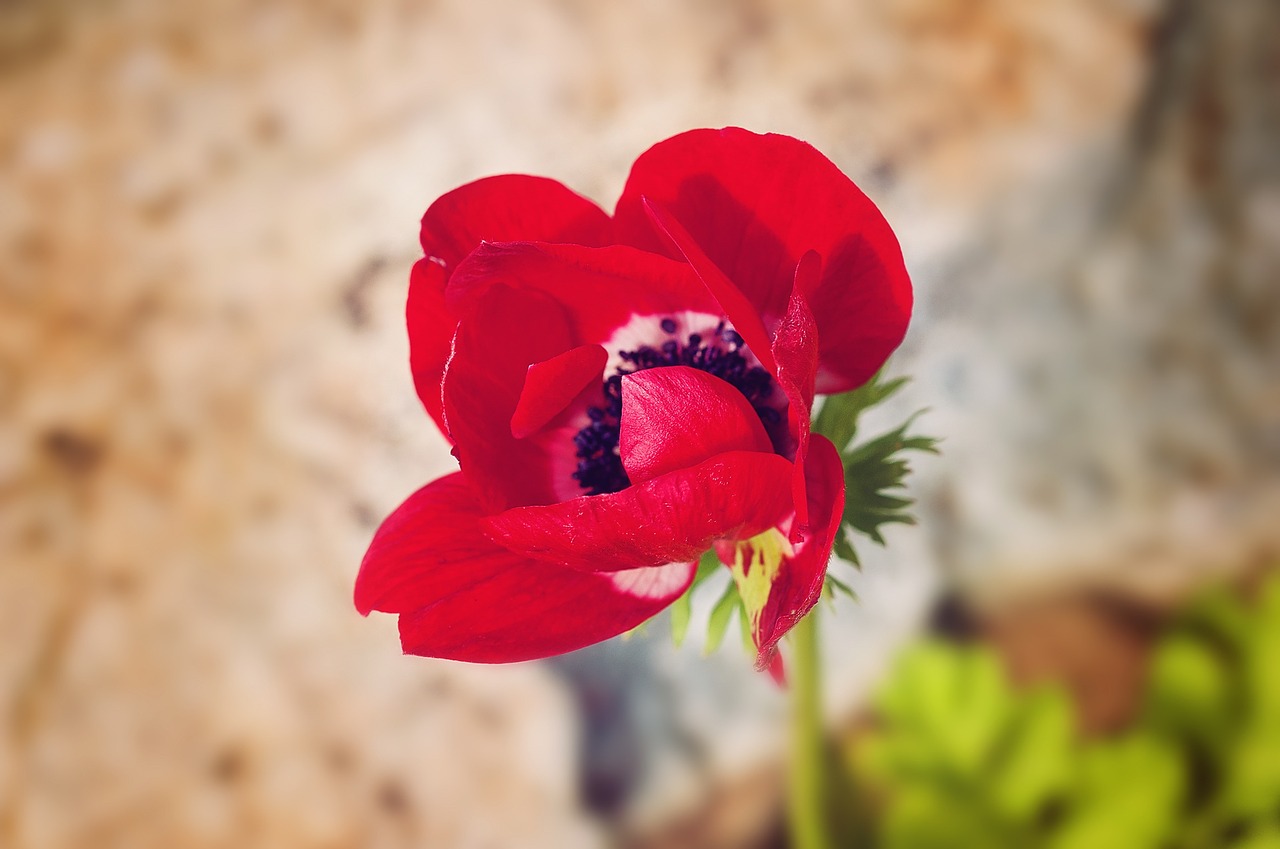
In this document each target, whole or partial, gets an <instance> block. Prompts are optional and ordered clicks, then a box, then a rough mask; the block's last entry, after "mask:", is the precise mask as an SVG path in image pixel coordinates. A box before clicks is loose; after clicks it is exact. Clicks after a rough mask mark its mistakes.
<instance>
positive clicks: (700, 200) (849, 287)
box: [614, 127, 911, 392]
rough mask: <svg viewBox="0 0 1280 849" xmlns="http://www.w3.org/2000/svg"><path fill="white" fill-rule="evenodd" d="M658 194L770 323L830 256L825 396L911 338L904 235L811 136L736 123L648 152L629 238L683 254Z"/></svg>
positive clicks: (629, 193) (821, 304) (819, 299)
mask: <svg viewBox="0 0 1280 849" xmlns="http://www.w3.org/2000/svg"><path fill="white" fill-rule="evenodd" d="M646 199H647V200H648V201H650V202H652V203H655V204H657V205H659V206H661V207H662V208H664V209H665V210H667V212H669V213H670V215H671V216H672V217H673V218H674V219H676V220H678V221H680V222H681V223H682V224H684V226H685V227H687V228H688V230H689V234H690V236H691V238H692V240H693V241H694V242H696V243H697V244H698V245H699V246H700V247H701V249H702V251H703V252H705V254H706V255H707V256H708V257H709V258H710V260H711V261H712V262H714V263H715V264H716V265H717V266H719V268H720V269H721V271H723V272H724V274H725V275H727V276H728V278H729V279H730V280H732V281H733V282H734V283H735V284H737V287H738V288H739V289H740V290H741V291H742V292H743V294H744V295H745V296H746V297H747V299H748V300H750V301H751V303H753V304H754V305H755V306H756V309H757V310H758V311H759V313H760V315H761V316H762V318H763V319H764V321H765V324H766V325H771V323H772V322H773V321H776V320H778V319H779V318H780V317H781V316H782V315H784V314H785V312H786V308H787V301H788V296H789V292H790V284H791V275H792V272H793V270H794V269H795V267H796V263H797V262H798V261H799V260H800V257H801V256H803V255H804V253H805V251H808V250H814V251H817V252H818V253H819V254H820V255H821V256H822V257H823V259H824V261H825V266H824V268H823V274H822V279H821V281H820V283H819V286H818V289H817V290H816V291H815V292H814V293H813V296H812V298H811V300H810V303H811V305H812V307H813V313H814V315H815V316H816V317H817V323H818V330H819V336H820V339H821V350H820V353H821V362H822V368H821V371H820V372H819V375H818V382H817V388H818V391H819V392H842V391H845V390H847V389H852V388H855V387H856V386H858V385H860V384H862V383H863V382H865V381H866V380H867V378H869V377H870V376H871V375H872V374H874V373H875V372H876V370H877V369H878V368H879V367H880V365H881V364H882V363H883V362H884V360H885V359H886V358H887V357H888V355H889V353H890V352H892V351H893V349H894V348H896V347H897V346H898V344H899V343H900V342H901V341H902V337H903V335H904V334H905V332H906V328H907V320H908V319H909V317H910V314H911V284H910V281H909V280H908V278H907V273H906V268H905V266H904V265H903V262H902V252H901V249H900V248H899V247H898V241H897V238H896V237H895V236H894V234H893V231H892V230H891V229H890V227H889V224H888V223H887V222H886V221H885V220H884V216H883V215H881V214H880V211H879V210H878V209H877V208H876V206H875V204H874V203H872V202H871V201H870V200H869V199H868V198H867V196H866V195H864V194H863V193H862V191H861V190H860V189H858V187H857V186H855V185H854V184H853V182H852V181H851V180H849V178H848V177H846V176H845V175H844V174H842V173H841V172H840V170H839V169H838V168H836V166H835V165H834V164H832V162H831V161H830V160H828V159H827V158H826V157H825V156H823V155H822V154H821V153H819V152H818V151H817V150H815V149H814V148H812V147H810V146H809V145H807V144H805V143H804V142H801V141H798V140H796V139H793V138H789V137H787V136H780V135H756V134H755V133H750V132H748V131H746V130H742V129H738V128H736V127H731V128H728V129H723V130H693V131H691V132H688V133H684V134H682V135H678V136H675V137H674V138H671V139H668V140H666V141H664V142H660V143H659V144H657V145H654V146H653V147H652V148H650V149H649V150H648V151H647V152H646V153H644V154H643V155H642V156H641V157H640V158H639V159H638V160H637V161H636V163H635V165H634V166H633V167H632V169H631V176H630V177H629V178H628V180H627V185H626V188H625V189H624V190H623V193H622V198H621V199H620V200H619V201H618V207H617V212H616V213H615V216H614V224H615V227H616V228H617V233H618V240H619V241H621V242H625V243H627V244H634V245H636V246H637V247H641V248H644V249H646V250H652V251H656V252H659V253H665V254H667V255H669V256H678V255H679V254H678V253H676V252H675V251H673V250H672V248H671V247H670V246H669V245H668V244H667V243H666V242H665V240H664V239H663V238H662V236H661V234H660V233H658V232H657V231H656V230H655V229H654V228H653V227H652V226H651V225H650V223H649V221H648V215H647V214H646V211H645V209H644V201H645V200H646ZM682 247H683V246H682ZM738 330H739V332H740V333H741V332H742V331H741V328H739V329H738ZM748 344H750V343H748Z"/></svg>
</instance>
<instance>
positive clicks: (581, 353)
mask: <svg viewBox="0 0 1280 849" xmlns="http://www.w3.org/2000/svg"><path fill="white" fill-rule="evenodd" d="M608 359H609V355H608V354H607V353H605V350H604V348H601V347H600V346H599V345H579V346H578V347H577V348H572V349H570V350H568V351H565V352H564V353H563V354H560V355H559V356H556V357H552V358H551V359H549V360H544V361H543V362H540V363H534V364H533V365H531V366H529V370H528V372H526V374H525V378H524V388H523V389H522V390H521V391H520V400H519V401H518V402H517V403H516V410H515V412H514V413H512V414H511V435H512V436H514V437H515V438H516V439H524V438H525V437H526V436H528V435H530V434H531V433H534V432H536V431H538V430H540V429H541V428H542V427H543V426H544V425H546V424H547V422H549V421H551V420H552V419H553V418H555V417H556V416H557V415H559V414H560V413H561V412H562V411H563V410H564V409H565V408H566V407H567V406H569V404H570V403H572V402H573V400H574V399H575V398H576V397H577V396H578V393H580V392H581V391H582V390H583V389H584V388H585V387H587V386H591V385H595V386H598V385H599V384H600V382H601V380H602V377H603V375H604V364H605V362H607V361H608Z"/></svg>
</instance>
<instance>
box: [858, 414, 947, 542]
mask: <svg viewBox="0 0 1280 849" xmlns="http://www.w3.org/2000/svg"><path fill="white" fill-rule="evenodd" d="M914 421H915V416H912V417H911V418H910V419H908V420H907V421H906V422H904V423H903V424H902V425H901V426H899V427H898V428H895V429H894V430H891V431H889V432H888V433H884V434H881V435H880V436H878V437H876V438H875V439H872V440H871V441H870V442H865V443H863V444H862V445H859V446H858V447H856V448H854V449H853V450H851V451H849V452H847V453H845V454H844V456H843V459H844V484H845V496H844V498H845V501H844V522H845V524H847V525H848V526H849V527H851V528H853V529H854V530H855V531H857V532H858V533H860V534H862V535H864V536H866V537H869V538H870V539H871V540H872V541H874V542H876V543H877V544H879V545H884V537H883V536H882V535H881V533H880V528H881V526H882V525H885V524H892V523H900V524H908V525H912V524H915V519H914V518H913V517H912V516H911V514H910V513H909V512H907V508H908V507H910V506H911V504H912V501H911V499H909V498H905V497H902V496H898V495H892V494H890V490H894V489H901V488H903V487H905V486H906V477H907V474H908V473H909V472H910V471H911V469H910V467H909V466H908V465H907V462H906V460H904V459H902V458H901V457H898V456H897V455H898V454H900V453H902V452H905V451H923V452H927V453H930V454H936V453H938V447H937V446H938V441H937V440H936V439H933V438H931V437H927V436H908V435H907V431H908V430H909V429H910V427H911V425H912V424H913V423H914ZM846 559H847V558H846ZM852 562H855V563H856V558H855V559H854V561H852Z"/></svg>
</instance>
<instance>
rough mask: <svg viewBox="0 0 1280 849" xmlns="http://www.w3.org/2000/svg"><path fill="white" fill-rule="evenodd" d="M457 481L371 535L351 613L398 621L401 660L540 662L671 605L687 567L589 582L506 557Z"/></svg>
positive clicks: (403, 509)
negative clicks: (484, 530)
mask: <svg viewBox="0 0 1280 849" xmlns="http://www.w3.org/2000/svg"><path fill="white" fill-rule="evenodd" d="M480 509H481V508H480V505H479V503H478V501H477V499H476V497H475V493H474V491H473V490H472V489H471V487H470V486H469V485H468V484H467V482H466V480H465V479H464V478H463V476H462V475H461V474H460V473H454V474H452V475H447V476H445V477H443V478H440V479H439V480H436V481H434V482H433V483H431V484H428V485H427V486H426V487H424V488H422V489H420V490H418V492H416V493H414V494H413V495H411V496H410V497H409V498H408V500H406V501H405V503H404V504H402V505H401V506H400V507H399V508H398V509H397V510H396V511H395V512H394V513H392V514H391V516H389V517H388V518H387V520H386V521H385V522H383V523H382V526H381V527H380V528H379V529H378V532H377V533H376V534H375V536H374V539H373V543H372V544H371V545H370V546H369V551H368V553H367V554H366V555H365V558H364V562H363V563H361V565H360V574H359V576H358V577H357V578H356V589H355V602H356V608H357V609H358V610H359V611H360V612H361V613H364V614H368V613H369V612H370V611H371V610H382V611H386V612H390V613H399V614H401V616H400V637H401V642H402V645H403V647H404V650H405V652H406V653H408V654H418V655H425V656H429V657H442V658H449V659H452V660H465V661H471V662H478V663H506V662H510V661H519V660H531V659H533V658H539V657H547V656H550V655H553V654H560V653H562V652H566V651H573V650H574V649H578V648H581V647H583V646H587V645H590V644H592V643H596V642H599V641H601V640H605V639H608V638H609V637H613V636H616V635H617V634H620V633H622V632H624V631H627V630H630V629H631V628H634V627H635V626H636V625H638V624H640V623H641V622H643V621H644V620H645V619H648V618H649V617H650V616H652V615H653V614H655V613H657V612H658V611H659V610H661V609H662V608H664V607H665V606H666V605H667V604H669V603H670V602H672V601H674V600H675V598H676V597H678V596H679V595H680V594H681V593H683V592H684V591H685V589H687V588H688V586H689V583H690V581H692V579H693V572H694V565H693V564H692V563H673V564H666V565H663V566H659V567H655V568H653V569H649V570H635V571H632V572H620V573H615V574H607V575H606V574H592V573H587V572H579V571H575V570H571V569H562V568H559V567H556V566H553V565H551V564H548V563H544V562H540V561H536V560H530V559H528V558H524V557H520V556H519V555H516V554H513V553H512V552H510V551H507V550H505V549H503V548H501V547H499V546H497V545H495V544H494V543H493V542H492V541H490V540H489V539H488V538H487V537H486V536H485V535H484V534H483V533H482V532H481V530H480V527H479V522H480V517H481V512H480Z"/></svg>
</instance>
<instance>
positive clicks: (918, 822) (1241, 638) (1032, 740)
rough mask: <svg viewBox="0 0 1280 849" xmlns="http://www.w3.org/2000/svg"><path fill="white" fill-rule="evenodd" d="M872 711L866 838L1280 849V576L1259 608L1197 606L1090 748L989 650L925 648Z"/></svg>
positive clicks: (933, 843) (855, 759)
mask: <svg viewBox="0 0 1280 849" xmlns="http://www.w3.org/2000/svg"><path fill="white" fill-rule="evenodd" d="M875 708H876V713H877V716H878V724H877V726H876V727H875V728H874V730H872V731H870V732H868V734H867V735H865V736H863V737H861V738H859V739H858V740H857V741H856V742H855V744H854V745H853V746H852V747H851V749H850V752H851V754H850V757H849V765H850V767H851V771H850V773H851V774H850V778H851V781H852V783H853V785H854V786H856V787H857V788H858V792H860V793H863V794H869V795H870V796H871V802H870V803H868V801H867V800H865V799H864V800H861V801H860V802H859V809H860V810H861V811H863V812H864V814H863V815H864V816H865V815H866V813H865V812H867V811H869V810H870V811H873V813H871V814H870V817H871V822H870V823H868V824H864V825H863V827H862V828H860V829H859V831H862V832H865V833H866V834H867V835H869V836H870V837H871V840H870V841H868V840H867V839H866V835H864V836H861V837H860V838H859V842H858V844H857V845H874V846H879V847H883V849H942V847H966V849H970V848H971V847H972V849H1219V848H1220V847H1221V849H1280V576H1273V577H1272V578H1271V579H1270V580H1269V581H1268V582H1267V583H1266V584H1265V585H1264V586H1263V588H1262V591H1261V593H1260V594H1259V596H1258V599H1257V601H1256V603H1255V604H1254V605H1253V606H1252V607H1251V608H1250V607H1248V606H1246V605H1244V604H1243V603H1241V602H1240V601H1239V600H1238V599H1237V598H1236V597H1235V596H1234V595H1232V594H1231V593H1230V592H1228V591H1226V590H1214V591H1211V592H1208V593H1206V594H1204V595H1202V596H1201V597H1199V598H1198V599H1196V600H1195V601H1193V602H1192V603H1191V604H1190V605H1188V606H1187V608H1186V609H1185V610H1184V611H1183V612H1182V613H1181V615H1180V616H1178V617H1177V618H1176V620H1175V622H1174V623H1173V624H1172V625H1171V626H1170V628H1169V629H1168V630H1167V632H1166V633H1165V634H1164V635H1163V637H1162V638H1161V639H1160V641H1159V642H1158V643H1157V645H1156V647H1155V650H1154V654H1153V656H1152V660H1151V664H1150V668H1149V671H1148V678H1147V682H1146V689H1145V698H1144V701H1143V706H1142V710H1141V713H1140V715H1139V717H1138V719H1137V721H1136V722H1135V724H1134V726H1133V727H1132V728H1130V729H1129V730H1128V731H1126V732H1125V733H1123V734H1121V735H1119V736H1116V737H1112V738H1109V739H1104V740H1092V741H1090V740H1085V739H1083V738H1082V737H1081V735H1080V734H1079V732H1078V731H1077V729H1076V725H1075V720H1074V716H1073V708H1072V704H1071V702H1070V700H1069V699H1068V697H1067V695H1066V693H1065V692H1063V691H1062V690H1061V689H1059V688H1055V687H1040V688H1036V689H1032V690H1029V691H1025V692H1019V691H1017V690H1015V689H1014V688H1013V687H1011V685H1010V683H1009V681H1008V679H1007V677H1006V675H1005V672H1004V669H1003V667H1002V665H1001V663H1000V661H999V660H998V658H997V656H996V654H995V652H994V651H993V650H991V649H989V648H986V647H980V646H978V647H968V646H955V645H949V644H945V643H941V642H925V643H922V644H919V645H916V646H915V647H913V648H911V649H910V650H909V651H907V652H906V653H905V654H904V655H903V656H902V657H901V658H900V660H899V661H898V663H897V665H896V667H895V668H894V670H893V671H892V673H891V675H890V677H889V678H888V680H887V681H886V683H885V684H884V686H883V688H882V689H881V690H880V692H879V694H878V697H877V699H876V702H875ZM868 805H869V806H870V807H868Z"/></svg>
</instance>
